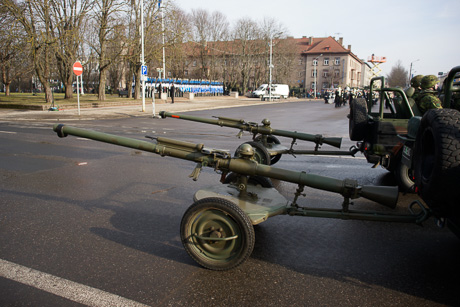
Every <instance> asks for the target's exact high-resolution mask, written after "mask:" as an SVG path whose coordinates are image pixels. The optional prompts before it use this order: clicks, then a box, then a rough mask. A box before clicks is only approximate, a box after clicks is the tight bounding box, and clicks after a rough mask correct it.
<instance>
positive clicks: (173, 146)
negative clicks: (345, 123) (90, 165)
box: [53, 124, 398, 208]
mask: <svg viewBox="0 0 460 307" xmlns="http://www.w3.org/2000/svg"><path fill="white" fill-rule="evenodd" d="M53 130H54V131H55V132H57V134H58V136H59V137H66V136H67V135H74V136H79V137H84V138H88V139H92V140H96V141H100V142H104V143H109V144H114V145H118V146H124V147H128V148H133V149H138V150H143V151H147V152H152V153H155V154H158V155H161V156H171V157H174V158H179V159H183V160H188V161H194V162H197V163H203V165H204V166H208V167H213V168H215V169H218V170H222V171H230V172H234V173H237V174H242V175H246V176H263V177H268V178H272V179H278V180H282V181H287V182H291V183H296V184H301V185H305V186H309V187H312V188H315V189H319V190H324V191H329V192H334V193H339V194H341V195H343V196H344V197H349V198H352V199H354V198H358V197H364V198H366V199H369V200H373V201H376V202H379V203H381V204H383V205H385V206H389V207H393V208H394V206H395V205H396V201H397V198H398V188H397V187H374V186H362V187H361V186H359V185H358V183H357V182H356V181H355V180H351V179H345V180H339V179H335V178H330V177H325V176H320V175H315V174H307V173H306V172H298V171H291V170H285V169H281V168H275V167H272V166H268V165H263V164H258V163H257V162H255V161H252V160H246V159H241V158H229V157H227V158H220V157H218V156H216V154H215V153H213V152H207V151H206V150H204V145H203V144H194V143H189V142H183V141H177V140H173V139H168V138H160V137H159V138H157V144H153V143H151V142H146V141H141V140H136V139H132V138H127V137H122V136H117V135H113V134H107V133H102V132H97V131H93V130H88V129H81V128H75V127H70V126H65V125H63V124H56V125H54V127H53Z"/></svg>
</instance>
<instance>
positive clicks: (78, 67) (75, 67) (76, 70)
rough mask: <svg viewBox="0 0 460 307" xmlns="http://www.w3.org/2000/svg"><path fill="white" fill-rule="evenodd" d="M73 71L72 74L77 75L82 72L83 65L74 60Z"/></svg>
mask: <svg viewBox="0 0 460 307" xmlns="http://www.w3.org/2000/svg"><path fill="white" fill-rule="evenodd" d="M73 72H74V74H76V75H77V76H79V75H81V74H82V73H83V66H81V63H80V62H75V63H74V64H73Z"/></svg>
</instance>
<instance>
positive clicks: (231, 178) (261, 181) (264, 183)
mask: <svg viewBox="0 0 460 307" xmlns="http://www.w3.org/2000/svg"><path fill="white" fill-rule="evenodd" d="M237 179H238V174H236V173H229V174H228V175H227V176H226V177H225V180H224V182H223V184H229V183H233V182H236V181H237ZM248 183H249V184H252V185H260V186H261V187H262V188H273V183H272V181H271V180H270V178H267V177H263V176H249V178H248Z"/></svg>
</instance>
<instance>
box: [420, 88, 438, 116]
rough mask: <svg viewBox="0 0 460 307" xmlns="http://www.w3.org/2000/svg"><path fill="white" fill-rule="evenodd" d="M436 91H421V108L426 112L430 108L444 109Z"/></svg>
mask: <svg viewBox="0 0 460 307" xmlns="http://www.w3.org/2000/svg"><path fill="white" fill-rule="evenodd" d="M435 93H436V92H435V91H430V90H427V91H423V92H422V93H420V96H419V97H420V102H419V103H420V104H419V106H418V107H419V109H420V111H421V112H422V113H425V112H426V111H428V110H429V109H442V104H441V100H440V99H439V98H438V97H437V96H436V95H435Z"/></svg>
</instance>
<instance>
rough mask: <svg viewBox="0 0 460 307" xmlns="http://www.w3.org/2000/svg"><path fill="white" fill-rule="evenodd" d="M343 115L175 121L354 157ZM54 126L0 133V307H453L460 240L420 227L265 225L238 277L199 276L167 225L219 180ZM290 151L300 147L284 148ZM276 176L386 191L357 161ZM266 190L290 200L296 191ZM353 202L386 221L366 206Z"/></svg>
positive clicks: (135, 122)
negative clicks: (276, 132)
mask: <svg viewBox="0 0 460 307" xmlns="http://www.w3.org/2000/svg"><path fill="white" fill-rule="evenodd" d="M347 111H348V110H347V108H340V109H335V108H334V107H333V106H332V105H326V104H324V103H322V102H306V101H296V102H289V103H282V104H268V105H252V106H244V107H239V108H228V109H219V110H201V111H195V112H189V113H187V114H193V115H196V116H201V117H207V118H211V116H213V115H218V116H225V117H234V118H243V119H246V120H248V121H254V122H260V121H261V120H262V119H263V118H265V117H268V118H269V119H270V120H271V123H272V127H275V128H277V129H284V130H297V131H299V132H306V133H311V134H317V133H320V134H323V135H325V136H339V137H343V138H344V141H343V145H342V150H343V149H345V150H346V149H347V148H349V147H350V146H352V145H353V143H352V142H351V141H349V140H348V123H347V119H346V114H347ZM53 122H56V120H51V119H43V120H38V121H0V157H1V159H0V188H1V195H2V197H1V198H0V219H1V220H0V234H1V236H0V276H1V277H0V305H2V306H81V305H91V306H137V305H139V306H141V305H142V304H144V305H149V306H170V305H171V306H183V305H187V306H202V305H215V306H229V305H242V306H275V305H276V306H319V305H322V306H338V305H340V306H357V305H360V306H376V305H380V306H455V305H460V299H459V296H458V291H459V290H460V282H459V280H458V276H459V273H460V267H459V264H458V259H460V244H459V243H460V241H459V240H458V238H456V237H455V236H454V235H453V234H452V233H450V232H449V230H447V229H440V228H438V227H437V226H436V225H435V220H434V219H430V220H428V221H426V222H425V223H424V225H423V227H421V226H418V225H415V224H400V223H386V222H369V221H352V220H336V219H325V218H309V217H290V216H277V217H273V218H270V219H269V220H268V221H266V222H263V223H262V224H260V225H259V226H257V227H256V228H255V233H256V243H255V248H254V251H253V253H252V255H251V257H250V258H249V260H247V261H246V262H245V263H244V264H242V265H241V266H239V267H237V268H236V269H233V270H231V271H226V272H214V271H210V270H207V269H204V268H201V267H200V266H198V265H197V264H196V263H195V262H194V261H193V260H192V259H191V258H190V257H189V256H188V255H187V253H186V252H185V250H184V249H183V247H182V244H181V242H180V237H179V226H180V222H181V218H182V215H183V213H184V212H185V210H186V209H187V208H188V206H190V205H191V204H192V202H193V200H192V198H193V194H194V193H195V192H196V191H197V190H199V189H201V188H203V187H206V186H209V185H215V184H218V183H217V182H218V180H219V177H220V176H219V175H218V174H216V173H215V172H214V171H213V170H212V169H205V170H203V171H202V174H201V175H200V178H199V180H198V181H197V182H195V181H192V180H191V179H190V178H188V175H189V174H190V173H191V172H192V171H193V169H194V167H195V165H194V164H193V163H191V162H188V161H183V160H178V159H173V158H167V157H160V156H156V155H153V154H149V153H145V152H140V151H137V150H132V149H127V148H122V147H117V146H113V145H110V144H104V143H99V142H95V141H90V140H86V139H81V138H76V137H71V136H69V137H67V138H63V139H60V138H58V137H57V136H56V134H55V133H54V132H53V131H52V123H53ZM60 122H62V120H60ZM64 123H65V122H64ZM69 124H71V125H74V126H78V127H81V128H93V129H95V130H98V131H102V132H107V133H113V134H117V135H122V136H128V137H133V138H137V139H143V137H144V136H145V135H151V136H166V137H171V138H175V139H180V140H184V141H190V142H196V143H198V142H199V143H204V144H205V145H206V146H208V147H214V148H222V149H229V150H231V151H233V150H235V149H236V148H237V146H238V145H239V144H241V143H242V142H244V141H249V140H250V136H249V135H247V134H246V135H243V137H242V139H238V138H236V137H235V135H236V134H237V133H238V131H236V130H234V129H230V128H224V127H213V126H209V125H205V124H200V123H193V122H187V121H180V120H175V119H171V118H168V119H153V118H152V117H151V116H147V115H138V114H137V115H136V116H125V117H123V118H112V119H96V120H92V121H86V120H84V119H79V120H78V121H73V122H71V123H69ZM281 140H282V143H283V144H285V145H288V144H289V142H290V140H288V139H281ZM296 148H298V149H310V148H311V145H310V144H308V143H305V142H301V141H297V145H296ZM323 149H333V148H331V147H328V146H327V145H324V146H323ZM276 166H277V167H280V168H285V169H289V170H296V171H301V170H302V171H306V172H308V173H313V174H319V175H323V176H329V177H333V178H338V179H345V178H352V179H356V180H358V182H359V183H360V184H364V185H394V184H395V182H394V180H393V178H392V177H391V174H389V173H388V172H387V171H385V170H384V169H381V168H371V165H369V164H367V163H366V161H365V159H364V158H363V157H362V156H361V155H358V156H357V157H355V158H352V157H332V156H326V157H317V156H315V157H311V156H297V157H292V156H283V157H282V158H281V160H280V162H278V164H276ZM274 184H275V186H276V188H277V189H278V190H279V191H280V192H281V194H283V195H284V196H285V197H286V198H287V199H288V200H292V197H293V193H294V192H295V189H296V186H295V185H292V184H287V183H283V182H277V181H275V182H274ZM305 193H306V197H302V198H301V199H300V201H299V203H300V205H302V206H314V207H322V208H323V207H328V208H335V209H338V208H340V204H341V201H342V198H341V196H340V195H335V194H333V193H330V192H324V191H320V190H315V189H311V188H307V189H306V190H305ZM415 199H418V198H417V196H414V195H402V194H401V195H400V197H399V201H398V206H397V208H396V209H395V210H394V211H396V212H400V213H407V206H408V205H409V204H410V203H411V202H412V201H413V200H415ZM354 203H355V204H354V207H356V208H357V209H377V210H383V211H392V210H391V209H387V208H385V207H382V206H380V205H378V204H375V203H373V202H371V201H367V200H365V199H358V200H356V201H355V202H354Z"/></svg>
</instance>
